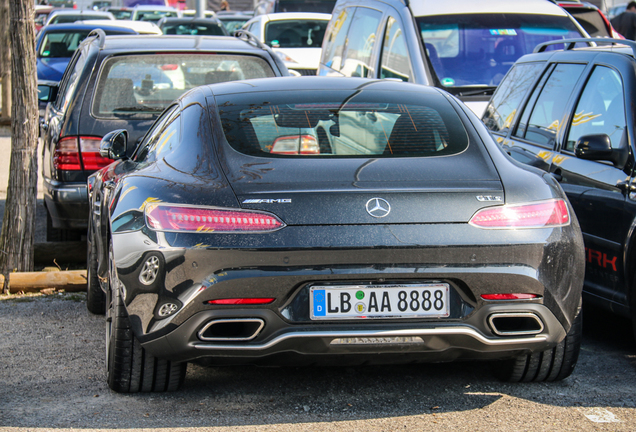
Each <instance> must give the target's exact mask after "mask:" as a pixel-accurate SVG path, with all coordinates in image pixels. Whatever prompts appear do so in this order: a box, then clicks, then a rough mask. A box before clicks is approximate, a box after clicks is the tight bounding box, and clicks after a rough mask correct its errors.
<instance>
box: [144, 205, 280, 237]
mask: <svg viewBox="0 0 636 432" xmlns="http://www.w3.org/2000/svg"><path fill="white" fill-rule="evenodd" d="M146 223H147V224H148V226H149V227H150V228H152V229H154V230H157V231H178V232H221V233H223V232H226V233H227V232H267V231H275V230H277V229H279V228H282V227H284V226H285V224H284V223H283V222H282V221H281V220H280V219H278V218H277V217H276V216H274V215H273V214H271V213H265V212H258V211H254V210H251V211H243V210H234V209H218V208H210V207H190V206H184V205H175V204H151V205H148V206H146Z"/></svg>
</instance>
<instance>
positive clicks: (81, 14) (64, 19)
mask: <svg viewBox="0 0 636 432" xmlns="http://www.w3.org/2000/svg"><path fill="white" fill-rule="evenodd" d="M114 19H115V17H114V16H113V14H111V13H110V12H105V11H94V10H85V11H84V10H82V9H79V10H75V9H56V10H54V11H52V12H51V13H50V14H49V16H48V18H47V20H46V25H51V24H65V23H73V22H75V21H82V20H114Z"/></svg>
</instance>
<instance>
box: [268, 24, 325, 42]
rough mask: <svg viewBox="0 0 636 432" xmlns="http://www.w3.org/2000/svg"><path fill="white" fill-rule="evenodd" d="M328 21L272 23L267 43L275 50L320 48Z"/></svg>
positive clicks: (269, 26)
mask: <svg viewBox="0 0 636 432" xmlns="http://www.w3.org/2000/svg"><path fill="white" fill-rule="evenodd" d="M327 24H329V21H328V20H300V19H296V20H284V21H283V20H281V21H270V22H269V23H267V25H266V26H265V43H266V44H267V45H269V46H271V47H273V48H320V47H321V46H322V38H323V37H324V36H325V29H326V28H327Z"/></svg>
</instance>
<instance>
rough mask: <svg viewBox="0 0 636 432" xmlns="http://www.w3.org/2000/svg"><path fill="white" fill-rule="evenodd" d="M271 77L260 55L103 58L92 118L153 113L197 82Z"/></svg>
mask: <svg viewBox="0 0 636 432" xmlns="http://www.w3.org/2000/svg"><path fill="white" fill-rule="evenodd" d="M273 76H275V74H274V71H273V70H272V68H271V67H270V66H269V64H268V63H267V62H266V61H265V60H263V59H261V58H260V57H256V56H251V55H234V54H187V53H184V54H144V55H125V56H116V57H111V58H110V59H108V60H106V61H105V62H104V66H103V68H102V71H101V73H100V77H99V81H98V84H97V87H96V89H95V93H94V95H95V96H94V99H93V105H92V112H93V115H94V116H96V117H125V116H132V115H140V114H141V115H144V114H145V115H153V116H155V117H156V116H157V115H158V114H159V113H161V111H163V110H164V109H165V108H166V107H167V106H168V105H169V104H170V103H172V101H173V100H175V99H177V98H178V97H179V96H181V95H182V94H183V93H185V92H186V91H188V90H190V89H191V88H194V87H196V86H199V85H204V84H214V83H219V82H224V81H235V80H242V79H249V78H267V77H273Z"/></svg>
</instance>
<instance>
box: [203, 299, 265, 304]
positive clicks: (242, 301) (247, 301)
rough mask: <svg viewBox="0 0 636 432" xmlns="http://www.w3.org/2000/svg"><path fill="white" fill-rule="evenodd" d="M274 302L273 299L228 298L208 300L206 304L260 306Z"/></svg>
mask: <svg viewBox="0 0 636 432" xmlns="http://www.w3.org/2000/svg"><path fill="white" fill-rule="evenodd" d="M274 300H276V299H275V298H229V299H218V300H209V301H208V304H216V305H261V304H270V303H271V302H273V301H274Z"/></svg>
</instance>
